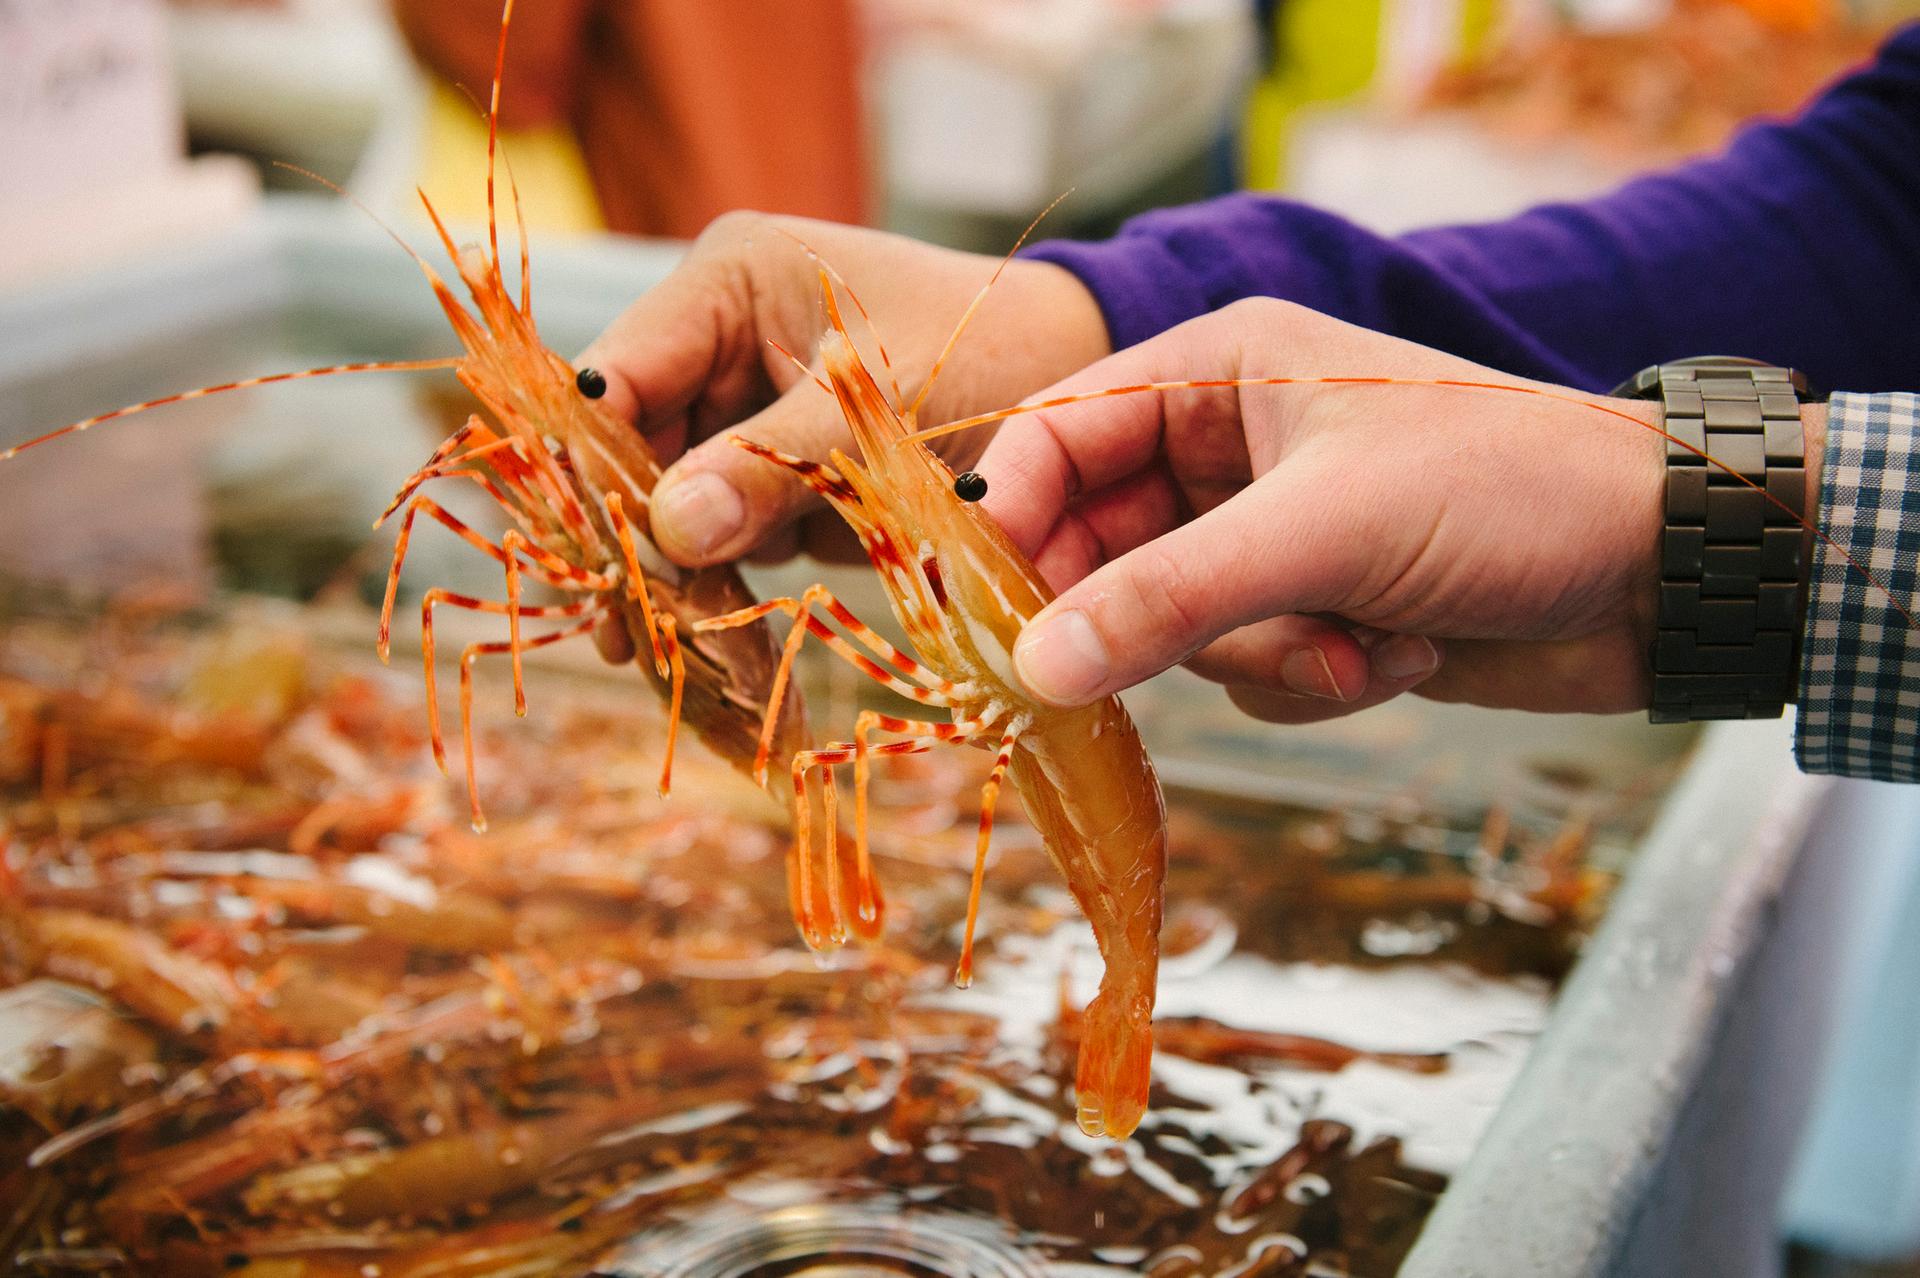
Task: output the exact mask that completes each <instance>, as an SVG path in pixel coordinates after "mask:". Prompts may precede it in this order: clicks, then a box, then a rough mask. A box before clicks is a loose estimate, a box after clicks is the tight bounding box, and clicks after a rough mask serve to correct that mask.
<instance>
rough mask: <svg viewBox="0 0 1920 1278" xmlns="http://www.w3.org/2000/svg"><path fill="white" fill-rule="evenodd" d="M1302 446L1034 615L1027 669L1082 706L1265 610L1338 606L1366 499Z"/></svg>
mask: <svg viewBox="0 0 1920 1278" xmlns="http://www.w3.org/2000/svg"><path fill="white" fill-rule="evenodd" d="M1340 491H1342V485H1341V484H1340V483H1339V482H1338V481H1337V479H1336V478H1334V477H1332V476H1330V475H1329V474H1327V473H1324V472H1323V470H1322V468H1321V467H1319V466H1316V465H1314V464H1313V463H1312V462H1311V461H1310V460H1309V459H1308V458H1307V457H1305V456H1297V457H1295V458H1290V459H1289V460H1288V461H1286V462H1283V463H1282V464H1281V465H1280V466H1279V467H1277V468H1275V469H1274V470H1271V471H1269V472H1267V473H1266V474H1265V475H1263V476H1261V477H1260V478H1259V479H1258V480H1256V481H1255V482H1254V483H1253V484H1251V485H1249V486H1248V487H1247V488H1244V489H1242V490H1241V491H1240V492H1239V493H1237V494H1235V495H1234V496H1233V497H1232V498H1230V499H1229V500H1227V501H1226V502H1223V503H1222V504H1221V505H1219V506H1217V507H1215V508H1214V509H1212V510H1210V511H1208V512H1207V513H1206V514H1204V515H1202V516H1200V517H1199V518H1198V519H1195V520H1193V521H1192V522H1191V523H1188V524H1184V525H1182V526H1180V527H1178V528H1175V529H1174V530H1172V531H1171V532H1168V533H1166V534H1165V535H1164V536H1161V537H1158V538H1156V539H1154V540H1153V541H1150V542H1148V543H1147V544H1145V545H1143V546H1141V547H1139V548H1138V549H1135V550H1132V551H1129V552H1128V553H1127V554H1124V555H1122V556H1120V557H1119V558H1117V559H1115V560H1113V561H1111V562H1110V563H1108V564H1106V565H1104V566H1103V567H1101V568H1099V569H1097V570H1095V571H1094V572H1092V573H1090V574H1089V575H1088V576H1087V577H1085V578H1083V579H1082V580H1081V581H1080V582H1079V583H1077V584H1076V585H1074V586H1073V587H1072V588H1071V589H1069V590H1068V591H1067V592H1066V593H1064V594H1062V595H1061V596H1060V597H1059V598H1058V599H1056V600H1054V601H1053V603H1051V604H1049V605H1048V606H1047V607H1046V608H1045V609H1043V610H1042V611H1041V612H1040V613H1039V615H1037V616H1036V617H1034V619H1033V620H1032V621H1030V622H1028V623H1027V625H1026V627H1025V628H1024V629H1023V630H1022V631H1021V634H1020V638H1019V640H1018V641H1017V642H1016V643H1015V645H1014V651H1013V657H1014V668H1015V670H1016V672H1017V673H1018V674H1019V676H1020V680H1021V682H1022V683H1024V684H1025V685H1026V686H1027V689H1028V691H1030V692H1032V693H1033V694H1034V695H1035V696H1036V697H1038V698H1040V699H1041V700H1042V701H1048V702H1052V703H1054V704H1056V705H1082V704H1085V703H1087V702H1090V701H1093V700H1095V699H1097V698H1099V697H1103V696H1106V695H1108V694H1109V693H1113V692H1117V691H1119V690H1120V689H1122V688H1126V687H1130V686H1132V685H1133V684H1136V683H1139V682H1140V681H1141V680H1143V679H1146V678H1148V677H1150V676H1152V675H1156V674H1158V673H1160V672H1161V671H1162V670H1165V669H1167V668H1169V667H1171V666H1175V665H1178V664H1180V662H1182V661H1184V660H1186V659H1187V658H1188V657H1190V656H1192V655H1193V654H1194V653H1196V652H1198V651H1199V650H1200V649H1201V648H1203V647H1205V646H1206V645H1208V644H1210V643H1212V642H1213V641H1214V640H1216V639H1218V638H1220V637H1221V636H1222V635H1225V634H1227V633H1228V632H1230V631H1233V630H1237V629H1239V628H1240V627H1241V626H1244V625H1247V624H1249V623H1251V622H1255V621H1259V620H1263V619H1265V618H1268V617H1276V616H1284V615H1287V614H1291V613H1302V612H1330V611H1337V609H1338V607H1339V605H1340V604H1341V603H1343V602H1344V601H1345V600H1346V599H1347V598H1348V596H1349V595H1350V593H1351V590H1352V587H1353V585H1354V584H1355V583H1357V582H1359V581H1360V580H1362V579H1363V574H1364V572H1365V571H1366V567H1367V555H1366V547H1367V546H1368V544H1369V543H1370V542H1371V541H1372V536H1371V533H1370V529H1369V528H1368V527H1367V526H1366V525H1367V524H1368V523H1370V522H1371V519H1370V517H1369V515H1368V513H1367V512H1368V510H1369V506H1368V504H1366V503H1356V502H1351V501H1347V502H1340V501H1338V500H1336V499H1334V498H1333V497H1332V494H1335V493H1338V492H1340Z"/></svg>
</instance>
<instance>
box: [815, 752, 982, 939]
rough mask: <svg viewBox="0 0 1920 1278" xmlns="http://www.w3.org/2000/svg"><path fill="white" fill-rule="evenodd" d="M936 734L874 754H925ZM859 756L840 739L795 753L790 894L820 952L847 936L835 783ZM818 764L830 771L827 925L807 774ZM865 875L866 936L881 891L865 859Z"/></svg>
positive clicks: (862, 916)
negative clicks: (818, 895) (818, 892)
mask: <svg viewBox="0 0 1920 1278" xmlns="http://www.w3.org/2000/svg"><path fill="white" fill-rule="evenodd" d="M927 726H929V727H936V726H937V727H949V728H950V727H952V726H953V725H951V724H938V725H935V724H929V725H927ZM933 745H934V738H931V737H918V738H911V739H908V740H905V741H889V742H887V743H886V744H885V745H879V746H874V747H871V748H870V749H869V750H868V753H869V754H877V755H889V754H922V753H925V752H926V751H927V750H930V749H932V748H933ZM854 757H855V753H854V747H853V746H852V745H850V744H849V743H847V742H844V741H840V742H835V743H834V744H832V745H829V746H827V747H825V748H824V749H820V750H802V751H800V752H799V753H797V754H795V755H794V756H793V764H792V775H793V845H792V847H791V848H789V849H788V852H787V895H788V898H789V902H790V904H791V906H792V909H793V917H794V921H795V922H796V923H797V924H798V925H799V928H800V938H801V939H802V940H804V941H805V942H806V943H807V948H809V949H811V950H814V951H816V952H822V953H824V952H826V951H828V950H832V949H835V948H838V947H839V946H840V945H842V944H844V943H845V942H846V939H847V928H846V923H845V921H844V919H843V918H842V917H841V914H840V912H839V908H838V905H839V901H840V896H841V887H842V883H841V878H840V827H839V792H838V790H837V789H836V787H835V784H834V779H833V769H834V768H835V767H837V766H838V765H840V764H842V763H847V762H851V761H852V760H853V759H854ZM815 768H819V769H821V771H822V772H823V773H824V774H825V781H824V788H823V797H824V799H825V814H826V823H827V827H828V830H827V857H826V862H825V868H824V870H823V872H822V875H821V877H824V878H825V879H826V892H827V898H828V905H827V912H828V919H829V921H828V923H827V924H826V925H824V926H823V925H822V924H821V922H820V917H819V910H818V909H817V908H816V900H815V892H814V880H815V877H816V876H815V872H814V866H813V807H812V802H811V799H810V797H809V795H808V792H807V774H808V773H809V772H811V771H813V770H814V769H815ZM858 873H859V875H860V877H861V886H860V898H859V901H858V903H857V905H856V910H855V913H856V917H857V918H858V919H859V920H860V922H861V923H862V924H864V925H865V926H864V927H862V928H860V929H859V931H860V934H861V935H862V936H868V937H871V936H872V935H874V934H875V932H876V925H877V924H878V922H879V918H880V909H879V900H878V893H877V891H876V890H875V887H874V884H873V881H872V878H871V874H870V871H869V870H868V868H867V867H866V865H865V864H864V863H863V864H862V865H861V868H860V869H859V871H858Z"/></svg>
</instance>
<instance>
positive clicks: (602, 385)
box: [573, 368, 607, 399]
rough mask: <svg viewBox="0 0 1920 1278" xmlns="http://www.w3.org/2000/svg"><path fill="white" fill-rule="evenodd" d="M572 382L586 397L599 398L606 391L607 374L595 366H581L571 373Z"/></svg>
mask: <svg viewBox="0 0 1920 1278" xmlns="http://www.w3.org/2000/svg"><path fill="white" fill-rule="evenodd" d="M573 384H574V385H575V386H578V387H579V388H580V393H581V394H582V395H585V396H586V397H587V398H588V399H599V398H600V397H601V396H602V395H604V394H606V393H607V375H606V374H605V373H602V372H601V371H600V370H599V369H597V368H583V369H581V370H580V371H579V372H577V373H575V374H574V375H573Z"/></svg>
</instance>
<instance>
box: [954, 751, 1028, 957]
mask: <svg viewBox="0 0 1920 1278" xmlns="http://www.w3.org/2000/svg"><path fill="white" fill-rule="evenodd" d="M1019 739H1020V730H1019V729H1018V728H1008V729H1007V731H1006V733H1005V734H1004V735H1003V736H1001V738H1000V752H999V753H998V754H996V755H995V756H994V757H993V770H992V771H991V772H989V773H988V774H987V779H986V782H985V784H983V785H982V786H981V787H980V834H979V837H978V839H977V840H976V841H975V843H974V848H973V882H972V883H971V884H969V885H968V887H967V930H966V935H965V937H964V938H963V939H962V940H961V942H960V963H959V965H958V966H957V967H955V968H954V972H953V983H954V984H955V985H958V986H959V987H960V988H961V989H966V988H967V987H968V986H969V985H972V984H973V931H974V927H975V925H976V924H978V923H979V921H980V889H981V887H982V886H983V884H984V883H985V881H986V877H987V844H988V843H989V842H990V841H991V840H992V838H993V808H994V803H995V801H996V800H998V799H999V797H1000V785H1001V782H1002V781H1004V780H1005V779H1006V775H1007V765H1008V764H1010V763H1012V762H1013V746H1014V742H1016V741H1018V740H1019Z"/></svg>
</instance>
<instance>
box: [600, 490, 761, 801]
mask: <svg viewBox="0 0 1920 1278" xmlns="http://www.w3.org/2000/svg"><path fill="white" fill-rule="evenodd" d="M605 505H606V511H607V521H608V522H609V523H611V524H612V525H613V536H614V540H615V541H617V542H619V543H620V558H621V561H622V562H623V563H624V564H625V566H626V589H627V597H628V598H629V599H632V600H633V601H634V602H635V603H637V604H639V605H640V618H641V620H642V621H644V622H645V623H646V627H647V639H648V640H649V641H650V642H651V643H652V644H653V668H654V670H655V671H656V672H658V674H659V675H660V677H661V678H662V679H665V680H666V681H667V687H668V690H669V691H668V701H667V750H666V758H665V760H663V761H662V762H661V765H660V797H661V798H663V799H664V798H666V797H667V795H668V794H669V793H670V792H671V791H672V789H673V750H674V745H675V743H676V742H678V741H679V739H680V704H681V701H682V699H683V697H684V696H685V693H686V689H687V665H686V661H685V659H684V658H683V657H682V656H681V651H680V619H679V618H678V617H675V616H674V615H673V614H671V613H666V614H664V615H662V614H661V613H657V612H655V611H654V607H653V600H652V598H651V597H650V596H649V594H648V592H647V574H646V571H645V570H644V569H643V568H641V566H640V552H639V548H638V547H637V546H636V544H635V542H634V537H635V536H636V534H635V532H634V528H633V521H632V519H631V518H630V517H629V516H628V515H627V510H626V505H625V503H624V502H623V501H622V500H621V497H620V494H619V493H608V494H607V497H606V502H605ZM696 628H697V627H696ZM762 780H763V781H764V778H762Z"/></svg>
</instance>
